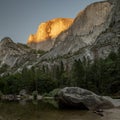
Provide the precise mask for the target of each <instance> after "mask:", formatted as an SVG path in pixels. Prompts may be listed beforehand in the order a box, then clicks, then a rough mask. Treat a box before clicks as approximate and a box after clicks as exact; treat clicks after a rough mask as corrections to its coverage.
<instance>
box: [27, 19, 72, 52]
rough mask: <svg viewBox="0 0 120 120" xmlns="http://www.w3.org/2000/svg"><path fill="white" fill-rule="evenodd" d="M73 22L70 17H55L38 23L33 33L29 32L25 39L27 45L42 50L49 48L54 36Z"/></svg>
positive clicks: (51, 45)
mask: <svg viewBox="0 0 120 120" xmlns="http://www.w3.org/2000/svg"><path fill="white" fill-rule="evenodd" d="M72 23H73V19H71V18H55V19H52V20H49V21H47V22H43V23H41V24H40V25H39V27H38V30H37V32H36V33H35V34H31V35H30V36H29V38H28V40H27V44H28V46H30V47H32V48H34V49H40V50H44V51H48V50H50V49H51V48H52V47H53V45H54V41H55V38H56V37H57V36H58V35H59V34H60V33H61V32H63V31H65V30H67V29H68V28H69V27H70V25H71V24H72Z"/></svg>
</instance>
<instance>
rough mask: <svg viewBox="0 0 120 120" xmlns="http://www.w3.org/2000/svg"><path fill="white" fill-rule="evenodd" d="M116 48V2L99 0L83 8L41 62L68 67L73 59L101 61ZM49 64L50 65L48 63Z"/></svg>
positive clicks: (119, 7)
mask: <svg viewBox="0 0 120 120" xmlns="http://www.w3.org/2000/svg"><path fill="white" fill-rule="evenodd" d="M119 46H120V1H119V0H113V1H102V2H96V3H93V4H91V5H89V6H87V7H86V8H85V9H84V10H83V11H82V12H80V13H79V14H78V15H77V17H76V18H75V20H74V22H73V24H72V25H71V27H70V28H69V29H68V30H66V31H65V32H63V33H61V34H60V35H59V36H58V37H57V38H56V41H55V45H54V47H53V48H52V49H51V50H50V51H49V52H48V53H47V54H45V55H44V56H42V57H41V59H40V61H43V60H44V59H52V63H53V60H54V61H55V62H56V61H57V60H58V59H59V60H60V59H61V60H62V61H64V63H65V64H68V65H71V64H72V63H73V62H74V60H75V59H81V60H82V59H83V58H86V59H89V60H94V59H95V58H105V57H107V55H108V54H109V53H110V52H111V51H117V49H118V48H119ZM50 64H51V63H50Z"/></svg>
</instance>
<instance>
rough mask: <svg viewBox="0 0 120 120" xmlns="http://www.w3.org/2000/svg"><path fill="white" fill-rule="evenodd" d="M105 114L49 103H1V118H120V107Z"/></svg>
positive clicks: (49, 119)
mask: <svg viewBox="0 0 120 120" xmlns="http://www.w3.org/2000/svg"><path fill="white" fill-rule="evenodd" d="M103 114H104V116H103V117H102V116H99V115H97V114H95V113H93V112H92V111H82V110H59V109H57V108H55V107H53V106H52V105H51V104H49V103H45V102H38V103H32V102H28V103H26V104H20V103H17V102H4V103H0V120H120V108H117V109H109V110H105V112H104V113H103Z"/></svg>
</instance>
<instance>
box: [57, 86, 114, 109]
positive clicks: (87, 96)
mask: <svg viewBox="0 0 120 120" xmlns="http://www.w3.org/2000/svg"><path fill="white" fill-rule="evenodd" d="M56 100H57V102H58V104H59V107H60V108H77V109H87V110H99V109H107V108H113V107H114V104H113V102H112V98H109V97H103V96H99V95H96V94H95V93H93V92H91V91H89V90H86V89H82V88H79V87H65V88H64V89H61V90H60V91H59V92H58V94H57V95H56Z"/></svg>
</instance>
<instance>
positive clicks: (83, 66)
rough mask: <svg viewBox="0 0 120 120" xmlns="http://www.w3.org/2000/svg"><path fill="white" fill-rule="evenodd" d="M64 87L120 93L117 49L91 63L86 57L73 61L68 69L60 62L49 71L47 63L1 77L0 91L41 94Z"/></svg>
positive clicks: (119, 66) (119, 53)
mask: <svg viewBox="0 0 120 120" xmlns="http://www.w3.org/2000/svg"><path fill="white" fill-rule="evenodd" d="M0 71H2V70H0ZM65 86H78V87H82V88H85V89H89V90H92V91H94V92H95V93H98V94H104V95H106V94H107V95H108V94H116V93H118V92H120V49H119V50H118V53H114V52H111V53H110V54H109V56H108V57H107V58H106V59H99V60H97V59H96V60H95V61H94V62H93V63H91V62H90V61H89V60H86V59H84V61H83V62H81V60H76V61H75V62H74V64H73V66H72V69H71V71H69V72H67V71H65V70H64V65H63V63H62V62H61V63H60V65H55V66H54V67H53V68H52V69H51V70H49V69H48V68H47V67H46V66H43V68H42V70H41V69H36V68H34V67H32V68H31V69H26V68H24V69H23V70H22V72H21V73H16V74H14V75H7V76H3V77H1V78H0V91H1V92H2V93H4V94H18V93H19V91H20V90H22V89H26V90H27V91H28V93H32V92H33V91H35V90H37V91H38V93H40V94H43V93H48V92H50V91H52V90H53V89H56V88H63V87H65Z"/></svg>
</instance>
